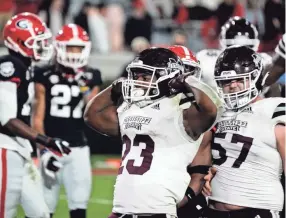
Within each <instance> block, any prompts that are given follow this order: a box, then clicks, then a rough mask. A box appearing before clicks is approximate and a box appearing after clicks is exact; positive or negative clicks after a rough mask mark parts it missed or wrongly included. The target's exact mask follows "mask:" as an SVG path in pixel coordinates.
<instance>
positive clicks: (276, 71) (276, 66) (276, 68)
mask: <svg viewBox="0 0 286 218" xmlns="http://www.w3.org/2000/svg"><path fill="white" fill-rule="evenodd" d="M284 73H285V59H284V58H283V57H282V56H280V55H278V54H276V55H275V56H274V58H273V64H272V66H271V67H270V70H269V73H268V74H267V78H266V80H265V85H266V86H270V85H272V84H273V83H275V82H276V81H277V80H278V79H279V78H280V76H281V75H282V74H284Z"/></svg>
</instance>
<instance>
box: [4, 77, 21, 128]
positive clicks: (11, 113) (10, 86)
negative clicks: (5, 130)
mask: <svg viewBox="0 0 286 218" xmlns="http://www.w3.org/2000/svg"><path fill="white" fill-rule="evenodd" d="M17 108H18V105H17V84H16V83H14V82H10V81H6V82H3V81H0V123H1V125H2V126H4V125H5V124H6V123H7V122H8V121H9V120H10V119H13V118H16V117H17Z"/></svg>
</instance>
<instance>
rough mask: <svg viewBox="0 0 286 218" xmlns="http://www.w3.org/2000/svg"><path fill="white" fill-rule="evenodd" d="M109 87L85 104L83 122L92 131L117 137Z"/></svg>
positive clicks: (116, 120) (116, 121)
mask: <svg viewBox="0 0 286 218" xmlns="http://www.w3.org/2000/svg"><path fill="white" fill-rule="evenodd" d="M110 95H111V87H108V88H107V89H105V90H103V91H102V92H101V93H99V94H98V95H96V96H95V97H94V98H93V99H92V100H90V102H89V103H88V104H87V107H86V110H85V112H84V120H85V122H86V123H87V124H88V125H89V126H90V127H91V128H93V129H95V130H97V131H99V132H100V133H103V134H107V135H118V133H119V130H118V119H117V113H116V107H115V106H114V105H113V101H112V100H111V97H110Z"/></svg>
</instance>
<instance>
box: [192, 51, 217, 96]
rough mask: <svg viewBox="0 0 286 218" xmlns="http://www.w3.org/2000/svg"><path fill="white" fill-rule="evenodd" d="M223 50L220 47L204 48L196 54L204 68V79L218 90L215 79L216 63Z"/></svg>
mask: <svg viewBox="0 0 286 218" xmlns="http://www.w3.org/2000/svg"><path fill="white" fill-rule="evenodd" d="M221 52H222V51H221V50H218V49H204V50H201V51H199V52H198V53H197V54H196V56H197V59H198V60H199V61H200V64H201V68H202V81H203V82H204V83H206V84H207V85H209V86H210V87H211V88H213V89H214V91H216V90H217V88H216V87H217V85H216V82H215V80H214V69H215V63H216V60H217V58H218V56H219V55H220V53H221Z"/></svg>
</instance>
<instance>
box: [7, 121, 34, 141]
mask: <svg viewBox="0 0 286 218" xmlns="http://www.w3.org/2000/svg"><path fill="white" fill-rule="evenodd" d="M4 127H6V128H7V129H9V130H10V131H11V132H12V133H13V134H15V135H16V136H20V137H22V138H25V139H28V140H31V141H36V138H37V136H38V132H37V131H35V130H34V129H32V128H31V127H29V126H28V125H27V124H25V123H24V122H23V121H21V120H19V119H17V118H13V119H10V120H9V121H8V122H7V123H6V124H5V126H4Z"/></svg>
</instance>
